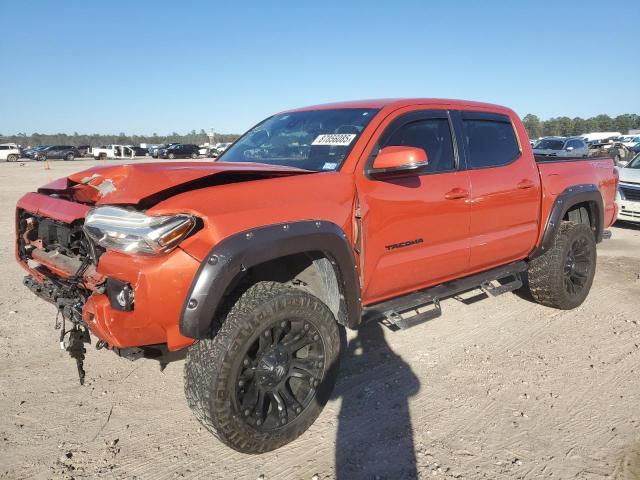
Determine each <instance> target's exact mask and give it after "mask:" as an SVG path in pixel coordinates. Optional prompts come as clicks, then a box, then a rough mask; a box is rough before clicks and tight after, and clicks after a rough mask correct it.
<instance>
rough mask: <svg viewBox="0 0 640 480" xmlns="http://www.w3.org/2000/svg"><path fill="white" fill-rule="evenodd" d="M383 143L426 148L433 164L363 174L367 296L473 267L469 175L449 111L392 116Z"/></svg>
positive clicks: (393, 291)
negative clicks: (407, 171) (400, 173)
mask: <svg viewBox="0 0 640 480" xmlns="http://www.w3.org/2000/svg"><path fill="white" fill-rule="evenodd" d="M381 128H384V130H383V133H382V134H381V135H380V136H379V138H378V140H377V142H376V145H375V146H374V147H373V150H372V152H374V154H372V155H370V158H369V159H368V162H367V166H369V165H371V164H372V162H373V159H374V157H375V152H376V151H377V149H380V148H384V147H388V146H411V147H418V148H422V149H423V150H425V152H426V153H427V156H428V160H429V166H428V167H427V169H426V171H425V172H423V173H421V174H415V175H413V176H407V177H402V178H393V177H390V178H388V179H384V178H376V179H374V178H370V177H368V176H367V175H366V174H363V175H362V176H361V177H360V178H359V179H358V180H357V189H358V201H359V208H360V214H361V220H360V222H361V229H362V234H361V238H362V239H363V240H362V243H363V244H362V246H361V253H360V255H361V258H360V260H361V263H360V266H361V275H363V277H364V278H363V286H362V295H363V302H364V303H375V302H377V301H381V300H384V299H386V298H390V297H393V296H397V295H401V294H403V293H407V292H410V291H413V290H417V289H420V288H424V287H427V286H431V285H435V284H438V283H442V282H444V281H447V280H449V279H451V278H456V277H459V276H461V275H462V274H464V273H465V272H466V271H467V270H468V268H469V253H470V247H469V225H470V204H469V201H468V200H469V196H470V191H471V187H470V179H469V173H468V172H467V171H466V170H464V169H463V168H462V166H461V165H460V158H461V157H459V156H458V152H457V147H456V143H455V140H454V137H453V128H452V122H451V119H450V118H449V113H448V112H447V111H445V110H428V111H425V110H418V111H412V112H409V113H406V114H404V115H401V116H399V117H396V118H395V119H393V120H391V121H387V124H386V126H383V127H381Z"/></svg>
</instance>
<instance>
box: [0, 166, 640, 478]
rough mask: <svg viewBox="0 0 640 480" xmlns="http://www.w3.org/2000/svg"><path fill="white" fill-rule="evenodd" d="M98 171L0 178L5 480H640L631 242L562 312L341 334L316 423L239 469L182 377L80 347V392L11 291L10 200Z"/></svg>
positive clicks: (602, 262) (45, 317) (638, 330)
mask: <svg viewBox="0 0 640 480" xmlns="http://www.w3.org/2000/svg"><path fill="white" fill-rule="evenodd" d="M94 163H95V162H93V161H75V162H71V163H67V162H51V170H44V169H43V165H42V164H41V163H34V162H25V163H24V164H21V163H17V164H8V163H1V164H0V265H2V267H1V268H2V272H3V275H2V276H1V277H0V372H1V373H0V412H1V413H0V479H5V478H12V479H13V478H72V477H73V478H89V477H91V478H93V477H105V478H149V479H171V478H211V479H218V478H220V479H229V478H249V479H258V478H265V479H276V478H277V479H309V480H311V479H312V478H315V477H314V475H317V477H318V478H320V479H327V478H336V477H337V478H340V479H358V478H376V477H377V478H389V479H400V478H414V477H416V476H418V477H419V478H431V477H436V478H487V479H513V478H532V479H533V478H580V479H582V478H594V479H595V478H598V479H599V478H605V477H606V478H624V479H631V478H640V386H639V380H640V314H639V311H640V254H639V250H640V249H639V247H640V229H638V228H634V227H631V226H624V225H617V226H616V227H613V228H612V231H613V238H612V239H611V240H608V241H605V242H604V243H603V244H601V245H600V247H599V250H598V253H599V259H598V272H597V275H596V278H595V281H594V285H593V289H592V291H591V294H590V296H589V297H588V299H587V301H586V302H585V304H584V305H582V306H581V307H580V308H578V309H576V310H574V311H568V312H565V311H558V310H552V309H549V308H546V307H542V306H539V305H536V304H534V303H532V302H531V301H529V300H527V299H526V298H521V297H520V296H517V295H515V294H506V295H503V296H501V297H498V298H488V299H485V300H482V301H480V302H477V303H474V304H472V305H467V304H465V303H463V302H462V301H460V299H449V300H446V301H444V302H443V303H442V306H443V309H444V315H443V316H442V317H440V318H438V319H436V320H433V321H431V322H428V323H425V324H423V325H420V326H418V327H415V328H413V329H410V330H407V331H400V332H391V331H389V330H387V329H385V328H383V327H381V326H380V325H377V324H373V325H367V326H365V327H363V328H361V329H360V330H359V331H357V332H350V334H349V348H348V351H347V353H346V355H345V358H344V360H343V367H342V373H341V377H340V380H339V382H338V386H337V388H336V392H335V396H334V399H333V400H331V401H330V403H329V404H328V405H327V408H325V410H324V412H323V413H322V415H321V416H320V418H319V419H318V421H317V422H316V423H315V424H314V425H313V426H312V427H311V429H310V430H309V431H308V432H307V433H306V434H304V435H303V436H302V437H301V438H300V439H298V440H297V441H295V442H294V443H292V444H290V445H289V446H286V447H284V448H282V449H280V450H277V451H275V452H272V453H269V454H265V455H261V456H248V455H243V454H240V453H237V452H235V451H232V450H229V449H228V448H226V447H224V446H223V445H222V444H221V443H219V442H218V441H217V440H216V439H215V438H213V437H212V436H211V435H210V434H209V433H208V432H207V431H206V430H205V429H204V428H202V427H200V424H199V423H198V422H197V421H196V420H195V419H194V418H193V417H192V415H191V413H190V411H189V409H188V408H187V406H186V403H185V401H184V396H183V391H182V367H183V362H182V361H178V362H175V363H172V364H170V365H169V366H168V367H167V368H166V370H165V371H164V372H160V369H159V367H158V364H157V363H156V362H154V361H150V360H139V361H137V362H135V363H132V362H129V361H127V360H124V359H121V358H118V357H117V356H115V355H113V354H110V353H109V352H105V351H99V352H98V351H95V350H94V349H93V347H91V348H89V351H88V356H87V362H86V367H85V368H86V370H87V381H86V384H85V386H84V387H80V386H79V385H78V381H77V375H76V371H75V366H74V363H73V361H72V360H71V359H70V358H68V356H67V354H66V353H65V352H62V351H61V350H60V348H59V346H58V341H57V332H56V331H54V329H53V325H54V317H55V309H54V308H53V307H52V306H51V305H49V304H47V303H45V302H44V301H41V300H39V299H37V298H36V297H34V296H33V295H32V294H31V293H29V292H28V291H27V289H26V288H24V287H23V286H22V285H21V279H22V276H23V271H22V269H21V268H19V267H18V266H17V265H16V263H15V261H14V257H13V247H12V245H13V235H14V233H13V232H14V226H13V222H14V205H15V202H16V200H17V199H18V198H19V196H21V195H22V194H23V193H24V192H27V191H30V190H34V189H35V188H36V187H37V186H39V185H41V184H43V183H45V182H46V181H47V180H49V179H55V178H57V177H61V176H65V175H68V174H70V173H71V172H74V171H77V170H81V169H84V168H87V167H88V166H90V165H93V164H94ZM261 475H263V476H264V477H261Z"/></svg>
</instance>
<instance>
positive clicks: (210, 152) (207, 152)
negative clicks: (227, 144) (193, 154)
mask: <svg viewBox="0 0 640 480" xmlns="http://www.w3.org/2000/svg"><path fill="white" fill-rule="evenodd" d="M198 154H199V155H202V156H204V157H207V158H217V157H218V155H220V153H219V152H218V150H217V149H216V147H214V146H208V147H200V148H199V149H198Z"/></svg>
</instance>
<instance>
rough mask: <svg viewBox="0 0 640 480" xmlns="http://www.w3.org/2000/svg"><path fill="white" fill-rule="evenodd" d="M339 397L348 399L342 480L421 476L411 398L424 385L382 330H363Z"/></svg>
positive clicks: (342, 423)
mask: <svg viewBox="0 0 640 480" xmlns="http://www.w3.org/2000/svg"><path fill="white" fill-rule="evenodd" d="M343 352H344V355H343V358H342V366H341V369H340V370H341V371H340V377H339V378H340V379H339V381H338V384H337V385H336V389H335V391H334V395H333V396H334V398H340V397H341V398H342V405H341V408H340V414H339V416H338V432H337V439H336V478H337V479H338V480H343V479H349V480H351V479H361V478H375V477H378V478H389V479H410V478H416V477H417V467H416V457H415V448H414V442H413V430H412V427H411V418H410V413H409V398H410V397H411V396H414V395H415V394H417V393H418V391H419V389H420V382H419V379H418V377H417V376H416V375H415V374H414V373H413V372H412V371H411V369H410V367H409V365H408V364H407V363H406V362H404V361H403V360H402V358H401V357H400V356H399V355H396V354H395V353H394V352H393V351H392V350H391V348H389V345H388V344H387V343H386V340H385V336H384V332H383V328H382V325H381V324H379V323H374V322H371V323H368V324H365V325H363V326H362V327H360V328H359V329H358V333H357V336H356V337H355V338H353V339H352V340H351V341H350V342H349V344H348V346H346V348H345V349H344V350H343Z"/></svg>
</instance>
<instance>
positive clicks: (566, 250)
mask: <svg viewBox="0 0 640 480" xmlns="http://www.w3.org/2000/svg"><path fill="white" fill-rule="evenodd" d="M596 259H597V255H596V241H595V237H594V234H593V231H592V230H591V227H590V226H589V225H587V224H584V223H575V222H566V221H565V222H562V223H561V224H560V228H559V229H558V233H557V234H556V238H555V240H554V243H553V246H552V247H551V248H550V249H549V250H548V251H547V252H546V253H545V254H543V255H541V256H539V257H537V258H535V259H533V260H532V261H531V262H530V263H529V272H528V283H529V291H530V292H531V296H532V297H533V298H534V299H535V300H536V301H537V302H538V303H541V304H542V305H546V306H548V307H553V308H559V309H561V310H571V309H573V308H576V307H578V306H579V305H580V304H582V302H584V300H585V298H587V295H588V294H589V290H590V289H591V285H592V283H593V277H594V275H595V272H596Z"/></svg>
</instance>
